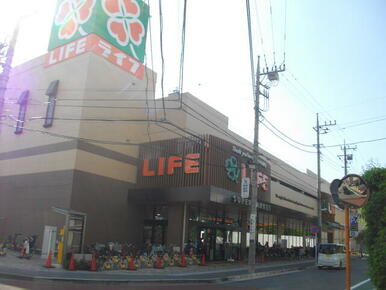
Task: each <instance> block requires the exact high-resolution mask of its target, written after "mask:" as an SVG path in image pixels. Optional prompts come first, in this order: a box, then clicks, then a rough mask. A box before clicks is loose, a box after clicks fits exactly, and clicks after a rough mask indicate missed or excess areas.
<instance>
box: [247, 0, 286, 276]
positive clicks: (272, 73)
mask: <svg viewBox="0 0 386 290" xmlns="http://www.w3.org/2000/svg"><path fill="white" fill-rule="evenodd" d="M245 3H246V8H247V20H248V36H249V57H250V60H251V76H252V83H253V82H254V80H253V79H254V78H255V71H254V70H255V69H254V60H253V47H252V28H251V14H250V4H249V0H246V1H245ZM284 70H285V64H283V65H280V66H279V67H277V66H276V65H275V66H274V67H272V69H269V68H268V67H267V68H266V69H265V70H264V69H263V72H262V73H261V72H260V56H259V57H258V60H257V70H256V86H255V87H253V86H252V87H253V94H254V100H255V106H254V111H255V130H254V138H253V164H250V166H249V168H250V169H251V187H252V193H251V207H250V211H249V252H248V265H249V266H250V267H249V271H250V272H254V265H255V264H256V221H257V220H258V215H257V195H258V186H259V184H258V182H257V169H258V164H259V122H260V95H262V96H263V97H265V98H266V99H267V100H268V99H269V95H268V89H269V87H268V86H265V85H263V84H261V83H260V76H262V75H267V76H268V79H269V80H270V81H278V80H279V72H283V71H284ZM260 85H262V86H263V87H264V88H265V89H266V90H264V92H261V91H260Z"/></svg>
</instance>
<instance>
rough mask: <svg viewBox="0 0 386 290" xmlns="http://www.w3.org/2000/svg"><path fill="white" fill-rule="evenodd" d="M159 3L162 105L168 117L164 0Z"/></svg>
mask: <svg viewBox="0 0 386 290" xmlns="http://www.w3.org/2000/svg"><path fill="white" fill-rule="evenodd" d="M158 3H159V26H160V36H159V37H160V53H161V91H162V105H163V108H164V119H166V110H165V103H164V97H165V92H164V77H165V59H164V50H163V16H162V0H159V1H158Z"/></svg>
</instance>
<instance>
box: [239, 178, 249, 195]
mask: <svg viewBox="0 0 386 290" xmlns="http://www.w3.org/2000/svg"><path fill="white" fill-rule="evenodd" d="M250 183H251V180H250V179H249V178H248V177H243V178H242V179H241V197H242V198H248V197H249V185H250Z"/></svg>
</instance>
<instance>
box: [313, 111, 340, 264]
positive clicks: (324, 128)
mask: <svg viewBox="0 0 386 290" xmlns="http://www.w3.org/2000/svg"><path fill="white" fill-rule="evenodd" d="M334 125H336V121H334V123H332V122H331V121H330V122H329V123H327V122H324V124H323V125H320V124H319V113H316V127H314V130H315V131H316V142H317V144H316V149H317V160H318V161H317V162H318V173H317V174H318V184H317V191H318V226H319V232H318V237H317V241H316V245H315V246H316V248H317V246H318V245H319V244H320V243H321V241H322V210H321V205H322V190H321V183H322V182H321V173H320V171H321V170H320V155H321V153H320V145H321V144H320V134H327V133H328V130H329V129H328V127H330V126H334ZM316 259H317V256H316V257H315V260H316Z"/></svg>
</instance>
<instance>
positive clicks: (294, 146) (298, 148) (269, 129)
mask: <svg viewBox="0 0 386 290" xmlns="http://www.w3.org/2000/svg"><path fill="white" fill-rule="evenodd" d="M261 125H263V126H264V127H265V128H266V129H267V130H268V131H270V132H271V133H272V134H274V135H275V136H276V137H278V138H279V139H280V140H282V141H284V142H285V143H287V144H288V145H290V146H292V147H293V148H295V149H297V150H300V151H303V152H306V153H312V154H315V153H316V152H314V151H308V150H304V149H302V148H300V147H297V146H296V145H293V144H291V143H289V142H288V141H287V140H285V139H284V138H283V137H281V136H280V135H278V134H276V132H275V131H273V130H272V129H271V128H269V127H268V126H267V125H266V124H264V123H261Z"/></svg>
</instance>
